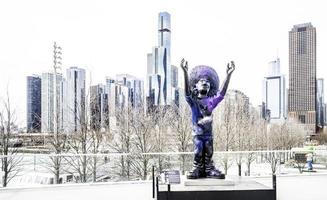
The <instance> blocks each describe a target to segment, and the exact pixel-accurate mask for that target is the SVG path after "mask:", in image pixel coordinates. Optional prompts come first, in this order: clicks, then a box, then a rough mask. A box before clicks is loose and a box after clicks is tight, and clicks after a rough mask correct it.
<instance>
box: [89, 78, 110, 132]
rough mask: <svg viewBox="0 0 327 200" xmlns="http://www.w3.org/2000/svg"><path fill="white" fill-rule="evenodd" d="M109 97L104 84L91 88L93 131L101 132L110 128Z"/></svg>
mask: <svg viewBox="0 0 327 200" xmlns="http://www.w3.org/2000/svg"><path fill="white" fill-rule="evenodd" d="M108 97H109V95H108V93H107V90H106V86H105V85H102V84H98V85H94V86H91V88H90V122H91V129H92V130H96V131H100V130H108V128H109V99H108Z"/></svg>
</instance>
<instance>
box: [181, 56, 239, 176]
mask: <svg viewBox="0 0 327 200" xmlns="http://www.w3.org/2000/svg"><path fill="white" fill-rule="evenodd" d="M181 67H182V69H183V71H184V80H185V98H186V101H187V103H188V104H189V105H190V107H191V110H192V130H193V131H192V135H193V144H194V162H193V169H192V170H191V171H190V172H189V174H188V175H187V178H188V179H197V178H217V179H224V178H225V174H223V173H222V172H221V171H219V170H218V169H216V168H215V166H214V163H213V161H212V156H213V133H212V111H213V110H214V109H215V108H216V107H217V105H218V104H219V103H220V102H221V101H222V100H223V99H224V96H225V94H226V91H227V87H228V84H229V80H230V78H231V75H232V73H233V71H234V70H235V65H234V62H233V61H231V63H228V64H227V71H226V72H227V77H226V79H225V81H224V83H223V84H222V87H221V88H219V77H218V74H217V73H216V71H215V70H214V69H213V68H211V67H209V66H205V65H200V66H196V67H194V68H193V69H192V71H191V73H190V78H189V77H188V63H187V61H186V62H185V60H184V59H183V60H182V62H181Z"/></svg>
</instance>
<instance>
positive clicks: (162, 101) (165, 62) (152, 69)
mask: <svg viewBox="0 0 327 200" xmlns="http://www.w3.org/2000/svg"><path fill="white" fill-rule="evenodd" d="M170 38H171V27H170V14H169V13H168V12H160V13H159V17H158V46H155V47H153V49H152V54H148V55H147V59H148V62H147V63H148V66H147V77H148V78H147V80H148V82H147V86H146V87H147V88H148V91H147V95H149V97H148V98H149V99H157V100H158V101H157V100H155V101H153V102H152V104H153V105H151V106H159V105H171V104H172V102H173V97H172V94H173V93H172V81H171V79H172V77H171V76H172V74H171V62H170V60H171V59H170V43H171V40H170ZM150 77H152V78H150ZM154 77H156V79H157V81H158V80H160V83H158V84H151V85H150V82H149V80H153V78H154ZM152 83H154V82H153V81H152ZM153 87H159V88H153ZM154 92H155V93H154ZM151 95H152V97H151ZM154 97H156V98H154Z"/></svg>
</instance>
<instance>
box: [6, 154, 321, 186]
mask: <svg viewBox="0 0 327 200" xmlns="http://www.w3.org/2000/svg"><path fill="white" fill-rule="evenodd" d="M300 152H302V153H303V151H291V150H273V151H271V150H267V151H228V152H215V153H214V157H213V160H214V162H215V165H216V166H217V167H218V168H219V169H220V170H221V171H223V172H224V173H226V172H227V173H228V175H236V176H237V175H241V176H249V175H251V176H265V175H267V176H268V175H271V174H272V172H275V173H276V174H277V175H278V174H287V173H298V170H297V169H296V168H294V167H293V166H291V165H289V163H291V162H289V161H290V160H294V155H295V154H296V153H300ZM4 159H7V160H10V161H12V163H13V164H15V166H13V171H12V172H11V176H13V175H14V177H12V179H11V181H10V182H9V184H8V186H20V185H31V184H54V183H56V179H55V174H56V169H59V171H57V173H58V172H59V176H58V177H59V180H57V181H58V182H59V183H68V182H69V183H80V182H107V181H132V180H134V181H135V180H151V179H152V176H151V174H152V173H151V172H152V166H154V167H155V171H157V172H158V171H162V170H165V169H175V170H180V171H181V173H182V174H184V173H186V172H187V171H189V170H191V168H192V163H193V152H162V153H140V154H136V153H108V154H16V155H8V156H4V155H0V160H1V161H4ZM2 163H3V162H1V163H0V165H1V169H3V166H2ZM314 163H320V164H322V165H321V166H326V165H327V150H315V151H314ZM240 166H241V167H240ZM322 170H325V169H323V168H322ZM326 172H327V169H326ZM16 173H17V174H16ZM3 174H4V172H2V173H1V171H0V175H1V176H3ZM9 176H10V174H9ZM1 181H2V179H1V180H0V182H1Z"/></svg>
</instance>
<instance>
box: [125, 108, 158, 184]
mask: <svg viewBox="0 0 327 200" xmlns="http://www.w3.org/2000/svg"><path fill="white" fill-rule="evenodd" d="M134 112H136V113H137V115H136V116H137V117H136V118H135V119H134V120H133V123H132V124H131V125H132V130H133V138H134V139H133V153H134V155H133V156H134V159H135V160H134V161H133V162H132V163H131V164H132V168H133V171H134V173H135V174H136V175H137V176H138V177H139V178H141V179H143V180H145V179H146V177H147V175H148V172H149V171H150V169H151V164H153V163H151V156H150V155H147V154H146V153H151V152H153V151H154V149H155V145H156V144H155V139H154V120H153V118H152V116H151V115H150V114H147V113H145V112H144V111H143V109H136V110H135V111H134Z"/></svg>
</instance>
